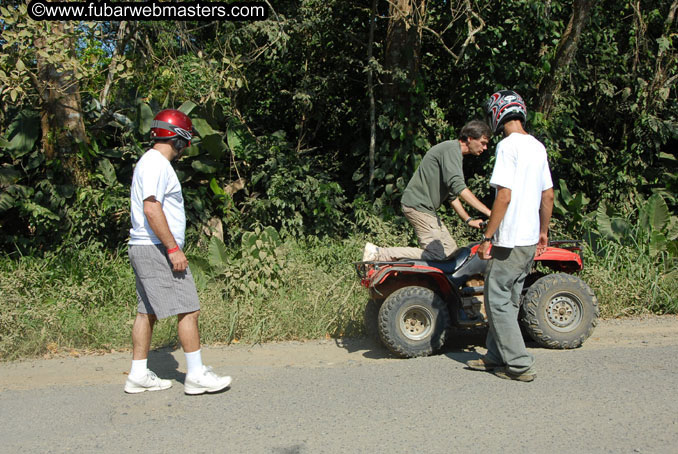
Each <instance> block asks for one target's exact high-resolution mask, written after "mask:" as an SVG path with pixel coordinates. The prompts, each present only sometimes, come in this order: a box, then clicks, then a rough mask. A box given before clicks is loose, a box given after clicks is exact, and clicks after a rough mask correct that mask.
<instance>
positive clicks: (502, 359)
mask: <svg viewBox="0 0 678 454" xmlns="http://www.w3.org/2000/svg"><path fill="white" fill-rule="evenodd" d="M485 108H486V111H487V115H488V117H489V120H490V126H491V127H492V129H493V131H494V133H495V134H498V133H503V135H504V139H502V140H501V142H499V144H497V159H496V162H495V165H494V171H493V172H492V178H491V179H490V185H491V186H493V187H494V188H495V190H496V196H495V200H494V204H493V205H492V214H491V216H490V219H489V221H488V224H487V227H486V229H485V237H484V238H483V241H482V243H481V245H480V247H479V248H478V255H479V257H480V258H481V259H484V260H487V259H489V260H490V263H489V264H488V267H487V272H486V275H485V309H486V311H487V318H488V322H489V328H490V329H489V332H488V334H487V340H486V346H487V354H486V355H485V356H484V357H483V358H481V359H477V360H472V361H469V362H468V363H467V365H468V367H469V368H471V369H475V370H487V371H492V372H494V374H495V375H497V376H498V377H501V378H506V379H511V380H518V381H525V382H529V381H532V380H534V379H535V378H536V372H535V369H534V357H533V355H532V354H530V353H529V352H528V351H527V349H526V348H525V342H524V340H523V336H522V334H521V332H520V326H519V325H518V311H519V309H520V294H521V292H522V289H523V284H524V283H525V277H526V276H527V275H528V274H529V272H530V270H531V268H532V262H533V260H534V257H535V252H536V253H537V254H540V253H542V252H543V251H544V249H545V248H546V246H547V245H548V226H549V221H550V220H551V211H552V209H553V183H552V181H551V171H550V170H549V165H548V161H547V159H546V149H545V148H544V145H542V143H541V142H539V141H538V140H537V139H535V138H534V137H533V136H531V135H530V134H528V133H527V132H526V131H525V129H524V127H525V121H526V120H527V108H526V107H525V103H524V102H523V99H522V98H521V97H520V95H518V93H515V92H513V91H510V90H502V91H499V92H497V93H494V94H493V95H492V96H491V97H490V99H489V100H488V101H487V103H486V105H485Z"/></svg>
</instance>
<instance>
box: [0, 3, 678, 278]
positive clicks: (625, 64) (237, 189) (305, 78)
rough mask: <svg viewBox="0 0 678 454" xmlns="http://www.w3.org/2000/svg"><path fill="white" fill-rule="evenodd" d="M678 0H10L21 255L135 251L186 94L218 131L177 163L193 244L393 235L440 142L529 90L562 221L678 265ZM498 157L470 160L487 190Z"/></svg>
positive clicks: (5, 229)
mask: <svg viewBox="0 0 678 454" xmlns="http://www.w3.org/2000/svg"><path fill="white" fill-rule="evenodd" d="M677 9H678V2H677V1H675V0H660V1H656V0H653V1H650V0H624V1H613V0H598V1H594V0H572V1H560V0H548V1H541V0H511V1H501V2H492V1H482V0H452V1H445V2H438V1H435V2H434V1H426V0H398V1H389V2H387V1H384V0H373V1H368V0H360V1H352V2H347V1H342V0H324V1H319V0H283V1H278V2H275V5H271V7H270V10H269V16H268V19H267V20H265V21H258V22H255V21H252V22H190V21H187V22H176V23H175V22H172V23H168V22H97V23H94V22H91V23H90V22H78V23H73V22H71V23H63V22H35V21H33V20H31V19H29V18H28V15H27V13H26V5H25V3H24V2H23V1H21V0H10V1H7V2H3V4H2V6H0V32H1V34H0V46H1V47H2V51H1V52H0V98H1V100H2V102H1V103H0V189H1V191H2V192H1V193H0V227H1V230H0V250H2V251H3V253H4V254H13V255H14V256H17V254H25V255H36V256H39V255H42V254H47V253H49V252H53V251H54V250H55V248H57V247H58V246H59V245H60V244H62V243H64V242H66V243H67V244H83V243H87V244H90V245H91V244H98V245H100V246H103V248H108V249H109V250H115V249H116V248H118V247H120V246H122V245H124V243H125V240H126V238H127V235H128V229H129V214H128V204H129V202H128V191H129V184H130V181H131V174H132V171H133V166H134V163H135V161H136V160H137V159H138V157H139V156H140V155H141V154H142V153H143V152H144V150H145V149H146V147H147V146H148V142H147V140H148V131H149V128H150V120H151V119H152V117H153V114H154V112H157V111H158V110H160V109H161V108H166V107H173V108H180V109H182V110H184V111H185V112H187V113H190V115H191V116H192V118H193V119H194V120H195V124H196V127H197V129H198V130H199V132H200V133H201V136H202V137H201V139H200V140H199V141H198V142H197V144H195V145H194V146H192V147H191V148H190V149H189V150H188V151H187V153H185V156H184V157H183V158H182V159H181V160H180V161H179V162H178V163H177V169H178V173H179V175H180V178H181V181H182V185H183V188H184V192H185V199H186V201H187V210H188V215H189V224H190V228H191V234H192V235H193V238H191V240H197V239H198V238H199V237H201V236H202V235H203V232H205V231H206V229H209V228H212V229H217V230H223V232H224V242H225V244H226V246H228V247H236V248H237V247H238V246H239V245H240V244H242V241H243V240H244V239H246V238H247V237H248V236H247V235H248V232H250V233H251V232H255V231H258V230H256V229H257V228H259V229H260V231H266V230H264V229H263V228H264V227H273V228H275V230H276V231H278V232H280V234H281V236H282V238H283V239H284V238H292V239H305V238H309V237H319V238H323V237H331V238H335V239H341V238H348V237H350V236H352V235H354V234H355V233H356V232H358V233H363V234H373V233H374V231H373V229H374V228H375V226H376V225H379V221H376V220H375V219H379V218H381V219H389V218H392V217H393V218H394V219H395V220H396V222H397V219H398V217H399V213H398V211H397V207H398V204H399V199H400V194H401V192H402V190H403V189H404V186H405V185H406V183H407V181H408V179H409V177H410V175H411V174H412V172H413V170H414V168H415V167H416V165H417V164H418V162H419V159H420V158H421V156H422V155H423V154H424V153H425V152H426V150H427V149H428V148H429V147H430V146H431V145H433V144H435V143H436V142H438V141H441V140H446V139H449V138H455V137H456V135H457V133H458V131H459V130H460V128H461V126H462V125H463V124H464V123H465V122H466V121H468V120H469V119H472V118H478V117H481V116H482V108H481V106H482V104H483V102H484V101H485V100H486V99H487V97H488V96H489V95H490V94H491V93H492V92H493V91H495V90H497V89H501V88H512V89H515V90H516V91H518V92H519V93H521V94H522V95H523V97H524V98H525V100H526V101H527V104H528V109H529V110H530V118H529V124H528V128H529V129H530V130H531V132H533V133H534V134H535V135H536V136H537V137H539V138H540V139H541V140H543V141H544V143H545V144H546V145H547V147H548V151H549V159H550V163H551V167H552V173H553V177H554V183H555V184H556V189H557V192H558V194H557V201H556V202H557V203H556V211H555V218H554V231H555V232H556V233H558V234H561V235H567V236H570V237H582V238H586V239H587V241H588V242H589V244H590V246H591V247H592V248H594V251H595V252H596V253H599V254H601V255H603V254H606V253H608V252H609V248H606V247H602V246H600V245H601V244H603V243H605V244H610V242H612V243H614V244H616V245H619V247H622V248H623V247H632V246H633V245H639V244H641V243H642V244H647V245H648V249H645V247H638V248H636V249H635V250H636V252H634V254H644V253H645V252H644V251H646V250H647V251H648V253H649V254H650V256H651V258H652V263H653V266H654V267H655V268H657V269H659V270H662V271H661V279H665V278H667V279H668V277H672V278H673V277H675V276H676V272H675V269H676V257H678V245H677V244H678V243H677V237H678V218H677V217H676V209H677V207H678V200H677V199H676V189H677V186H678V174H677V173H676V144H678V97H676V94H675V93H676V84H677V82H678V42H677V41H678V35H677V28H676V10H677ZM575 13H576V14H575ZM577 25H580V26H581V27H579V28H577ZM573 38H574V40H573ZM572 43H574V49H575V51H574V52H573V53H570V54H567V53H566V52H565V51H564V49H573V47H571V46H570V47H569V48H568V47H567V46H568V45H570V44H572ZM563 55H565V57H563ZM371 99H372V100H373V101H374V102H373V103H371V102H370V100H371ZM545 100H551V101H552V103H551V104H549V105H548V106H547V107H544V106H545V105H546V104H545V103H544V101H545ZM371 139H373V143H374V148H371V145H370V144H371ZM490 154H491V153H488V155H486V156H483V157H481V158H479V159H471V160H468V161H469V162H466V163H465V172H466V175H467V183H468V184H469V186H470V187H471V189H472V190H473V191H474V192H475V193H476V194H477V195H478V196H479V197H480V198H482V199H483V200H484V201H485V203H486V204H491V201H492V194H491V193H490V191H489V187H488V173H489V172H490V170H491V167H492V158H491V156H489V155H490ZM208 226H209V227H208ZM192 242H193V243H195V242H196V241H192ZM633 247H635V246H633ZM606 251H608V252H606ZM245 271H246V270H245ZM245 271H243V272H245ZM672 273H673V274H672Z"/></svg>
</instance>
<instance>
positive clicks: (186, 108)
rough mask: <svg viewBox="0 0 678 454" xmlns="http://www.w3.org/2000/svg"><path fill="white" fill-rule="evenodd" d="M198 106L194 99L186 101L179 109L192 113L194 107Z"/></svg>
mask: <svg viewBox="0 0 678 454" xmlns="http://www.w3.org/2000/svg"><path fill="white" fill-rule="evenodd" d="M196 107H197V105H196V104H195V103H194V102H193V101H186V102H185V103H183V104H182V105H180V106H179V108H178V109H177V110H178V111H180V112H183V113H185V114H186V115H191V112H193V109H195V108H196Z"/></svg>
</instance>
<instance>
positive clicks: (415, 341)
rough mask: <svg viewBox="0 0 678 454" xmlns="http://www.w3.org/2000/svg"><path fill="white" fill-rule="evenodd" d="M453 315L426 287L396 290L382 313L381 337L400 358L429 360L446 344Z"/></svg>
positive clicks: (382, 309)
mask: <svg viewBox="0 0 678 454" xmlns="http://www.w3.org/2000/svg"><path fill="white" fill-rule="evenodd" d="M449 325H450V314H449V312H448V310H447V307H446V305H445V302H444V301H443V300H442V298H441V297H440V296H438V294H436V293H435V292H434V291H432V290H430V289H427V288H425V287H417V286H411V287H403V288H401V289H400V290H396V291H395V292H393V293H392V294H391V295H389V297H388V298H386V300H385V301H384V304H382V306H381V309H379V326H378V328H379V336H380V337H381V340H382V341H383V342H384V344H385V345H386V347H388V349H389V350H391V351H392V352H393V353H395V354H396V355H398V356H401V357H405V358H414V357H416V356H428V355H430V354H431V353H433V352H434V351H436V350H438V349H440V348H441V347H442V346H443V344H444V343H445V335H446V332H447V329H448V327H449Z"/></svg>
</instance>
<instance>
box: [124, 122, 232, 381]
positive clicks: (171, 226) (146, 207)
mask: <svg viewBox="0 0 678 454" xmlns="http://www.w3.org/2000/svg"><path fill="white" fill-rule="evenodd" d="M193 133H194V130H193V124H192V122H191V119H190V118H189V117H188V116H187V115H185V114H184V113H182V112H180V111H178V110H172V109H168V110H163V111H162V112H160V113H158V114H157V115H156V116H155V118H154V120H153V122H152V124H151V140H152V141H153V148H151V149H150V150H148V151H146V153H144V155H143V156H142V157H141V158H140V159H139V162H137V165H136V167H135V169H134V176H133V179H132V190H131V202H132V203H131V205H132V228H131V229H130V241H129V258H130V263H131V264H132V267H133V268H134V274H135V277H136V288H137V301H138V308H137V316H136V319H135V321H134V326H133V328H132V343H133V354H132V355H133V356H132V368H131V370H130V373H129V376H128V378H127V382H126V383H125V392H127V393H140V392H144V391H158V390H162V389H167V388H169V387H171V386H172V382H171V381H170V380H163V379H161V378H158V377H157V376H156V375H155V373H154V372H152V371H151V370H150V369H148V367H147V358H148V351H149V348H150V345H151V336H152V334H153V326H154V324H155V322H156V320H157V319H162V318H166V317H170V316H173V315H177V317H178V329H177V332H178V335H179V341H180V342H181V346H182V348H183V349H184V354H185V355H186V364H187V369H188V370H187V373H186V380H185V382H184V392H185V393H186V394H203V393H205V392H208V393H212V392H217V391H221V390H223V389H226V388H227V387H228V386H229V385H230V384H231V377H228V376H225V377H220V376H218V375H216V374H215V373H214V372H212V369H211V368H210V367H206V366H205V365H203V363H202V357H201V353H200V334H199V332H198V315H199V313H200V303H199V301H198V293H197V290H196V288H195V282H194V281H193V276H192V274H191V270H190V268H189V267H188V260H187V259H186V256H185V255H184V253H183V251H182V247H183V245H184V233H185V230H186V215H185V212H184V199H183V196H182V192H181V184H180V183H179V179H178V178H177V174H176V173H175V171H174V169H173V168H172V165H171V164H170V163H171V161H173V160H174V159H177V158H178V157H180V156H181V153H182V152H183V151H184V150H185V149H186V148H187V147H188V146H189V145H190V144H191V138H192V137H193Z"/></svg>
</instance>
